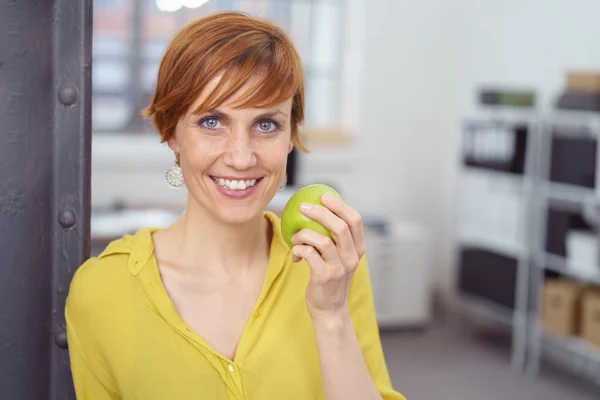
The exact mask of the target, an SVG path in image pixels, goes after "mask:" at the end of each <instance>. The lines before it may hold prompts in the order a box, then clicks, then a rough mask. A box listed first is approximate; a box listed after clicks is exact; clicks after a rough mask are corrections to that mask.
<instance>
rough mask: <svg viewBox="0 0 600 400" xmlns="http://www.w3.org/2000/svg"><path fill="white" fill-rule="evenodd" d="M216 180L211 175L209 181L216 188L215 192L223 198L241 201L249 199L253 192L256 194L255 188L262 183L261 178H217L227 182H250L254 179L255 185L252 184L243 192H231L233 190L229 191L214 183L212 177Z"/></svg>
mask: <svg viewBox="0 0 600 400" xmlns="http://www.w3.org/2000/svg"><path fill="white" fill-rule="evenodd" d="M213 176H214V177H215V178H217V176H215V175H211V181H212V183H213V184H214V185H215V187H216V188H217V191H218V192H219V193H220V194H222V195H223V196H225V197H227V198H229V199H234V200H241V199H245V198H248V197H250V196H251V195H252V194H253V193H254V192H256V188H257V187H258V185H260V183H261V182H262V180H263V179H262V177H259V178H232V177H228V178H227V177H224V176H219V177H218V178H223V179H229V180H232V179H234V180H252V179H256V183H255V184H254V186H250V187H247V188H246V189H244V190H233V189H229V188H226V187H224V186H221V185H219V184H218V183H217V182H215V180H214V179H212V177H213Z"/></svg>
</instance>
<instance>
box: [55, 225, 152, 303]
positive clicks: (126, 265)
mask: <svg viewBox="0 0 600 400" xmlns="http://www.w3.org/2000/svg"><path fill="white" fill-rule="evenodd" d="M151 233H152V229H151V228H148V229H141V230H140V231H138V232H137V233H135V234H134V235H125V236H123V237H121V238H120V239H117V240H115V241H113V242H111V243H110V244H109V245H108V246H107V247H106V249H105V250H104V251H103V252H102V253H101V254H100V255H99V256H97V257H91V258H89V259H88V260H86V261H85V262H84V263H83V264H82V265H81V266H80V267H79V268H78V269H77V271H76V272H75V274H74V275H73V279H72V280H71V283H70V286H69V293H68V296H67V309H68V310H69V311H71V312H76V311H82V312H88V311H90V310H94V311H95V312H96V311H101V310H102V308H110V307H112V306H115V305H117V304H115V303H118V302H122V301H124V300H126V299H125V298H124V297H126V296H127V293H128V290H127V288H128V287H130V286H131V280H132V279H134V277H135V272H136V271H135V267H136V265H138V264H139V263H138V262H137V261H138V260H139V259H141V258H143V257H149V256H150V255H151V254H152V241H151Z"/></svg>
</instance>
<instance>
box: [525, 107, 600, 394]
mask: <svg viewBox="0 0 600 400" xmlns="http://www.w3.org/2000/svg"><path fill="white" fill-rule="evenodd" d="M540 127H541V129H540V131H539V132H540V137H539V139H538V145H539V151H538V155H537V159H536V170H537V171H536V187H537V188H538V190H537V191H536V194H535V195H534V196H533V198H532V202H533V204H534V207H533V208H532V213H531V218H530V221H529V223H530V224H532V226H533V227H534V229H533V231H532V232H533V241H532V247H531V254H532V255H533V257H532V258H531V273H530V282H529V292H530V296H529V297H530V304H529V309H530V312H529V318H528V336H529V337H528V343H527V353H528V354H527V373H528V374H529V375H531V376H537V375H538V374H539V372H540V366H541V361H542V359H543V357H544V356H547V357H551V358H554V359H557V360H558V361H560V362H561V363H562V364H565V365H567V366H570V367H571V369H572V370H573V371H574V372H577V373H580V374H583V375H588V377H591V378H592V379H593V380H595V381H596V383H599V384H600V348H598V347H596V346H594V345H592V344H589V343H587V342H585V341H584V340H582V339H580V338H577V337H572V338H568V337H561V336H556V335H552V334H550V333H548V332H545V331H544V330H543V329H542V327H541V322H540V321H541V318H540V312H539V310H540V308H539V298H540V296H539V293H540V289H541V287H542V285H543V283H544V279H545V277H546V276H547V275H548V274H555V275H558V276H562V277H567V278H570V279H574V280H577V281H580V282H585V283H588V284H596V285H600V265H594V266H590V265H581V264H577V263H576V262H573V261H572V260H570V259H569V257H568V254H567V253H568V251H567V249H566V248H565V249H563V252H564V253H565V254H556V253H555V252H551V251H549V249H548V246H551V245H552V239H551V238H550V231H551V229H552V227H549V226H548V221H549V219H550V216H549V213H550V212H551V211H553V212H567V213H571V214H572V215H574V216H575V215H576V216H578V218H580V219H581V220H582V221H584V222H585V223H586V224H587V225H588V226H589V227H590V228H591V230H592V231H593V233H594V234H595V235H596V236H597V235H598V231H597V227H596V226H595V225H596V224H597V222H598V218H599V215H597V207H598V205H599V204H600V197H599V196H598V193H599V192H597V191H596V188H600V185H598V182H599V178H600V177H599V176H598V171H599V169H598V167H597V166H596V167H595V171H594V172H595V174H596V177H595V182H594V186H595V187H589V185H588V186H583V185H575V184H572V183H558V182H555V181H551V179H552V177H551V176H550V175H551V161H552V160H551V158H552V155H553V153H552V145H553V141H554V140H556V139H557V138H571V139H575V138H578V139H582V138H585V139H590V140H594V141H595V140H596V139H598V138H600V115H599V114H598V113H590V112H575V111H553V112H551V113H550V114H549V115H547V116H545V117H544V118H543V119H541V120H540ZM591 145H592V144H591V143H590V146H591ZM595 146H596V152H595V162H596V163H600V157H598V155H599V154H600V153H599V152H598V150H599V149H600V146H599V145H598V142H596V143H595ZM573 157H577V155H576V154H573ZM565 240H566V239H565ZM599 244H600V241H599ZM565 246H566V245H565ZM599 250H600V248H599ZM584 267H595V271H593V272H589V273H588V272H585V273H584V272H582V271H584V270H592V269H594V268H584ZM557 356H558V357H557ZM585 371H588V372H589V371H597V372H599V373H597V374H595V375H594V374H586V373H585Z"/></svg>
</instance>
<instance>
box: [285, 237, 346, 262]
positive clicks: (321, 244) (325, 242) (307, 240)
mask: <svg viewBox="0 0 600 400" xmlns="http://www.w3.org/2000/svg"><path fill="white" fill-rule="evenodd" d="M292 243H293V244H295V245H308V246H312V247H314V248H315V249H317V251H318V252H319V253H320V254H321V255H322V256H323V259H324V260H325V262H326V263H327V264H329V265H342V261H341V259H340V253H339V252H338V249H337V247H336V245H335V243H333V240H331V239H330V238H329V237H328V236H325V235H323V234H321V233H318V232H315V231H313V230H312V229H301V230H300V231H298V233H296V234H295V235H294V236H293V237H292Z"/></svg>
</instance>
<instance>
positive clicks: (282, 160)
mask: <svg viewBox="0 0 600 400" xmlns="http://www.w3.org/2000/svg"><path fill="white" fill-rule="evenodd" d="M256 155H257V156H258V159H259V160H260V163H261V164H262V167H263V168H265V169H268V170H271V171H276V170H279V169H284V168H285V164H286V162H287V157H288V145H287V143H286V144H278V145H277V146H261V147H260V148H259V149H258V150H257V152H256Z"/></svg>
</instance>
